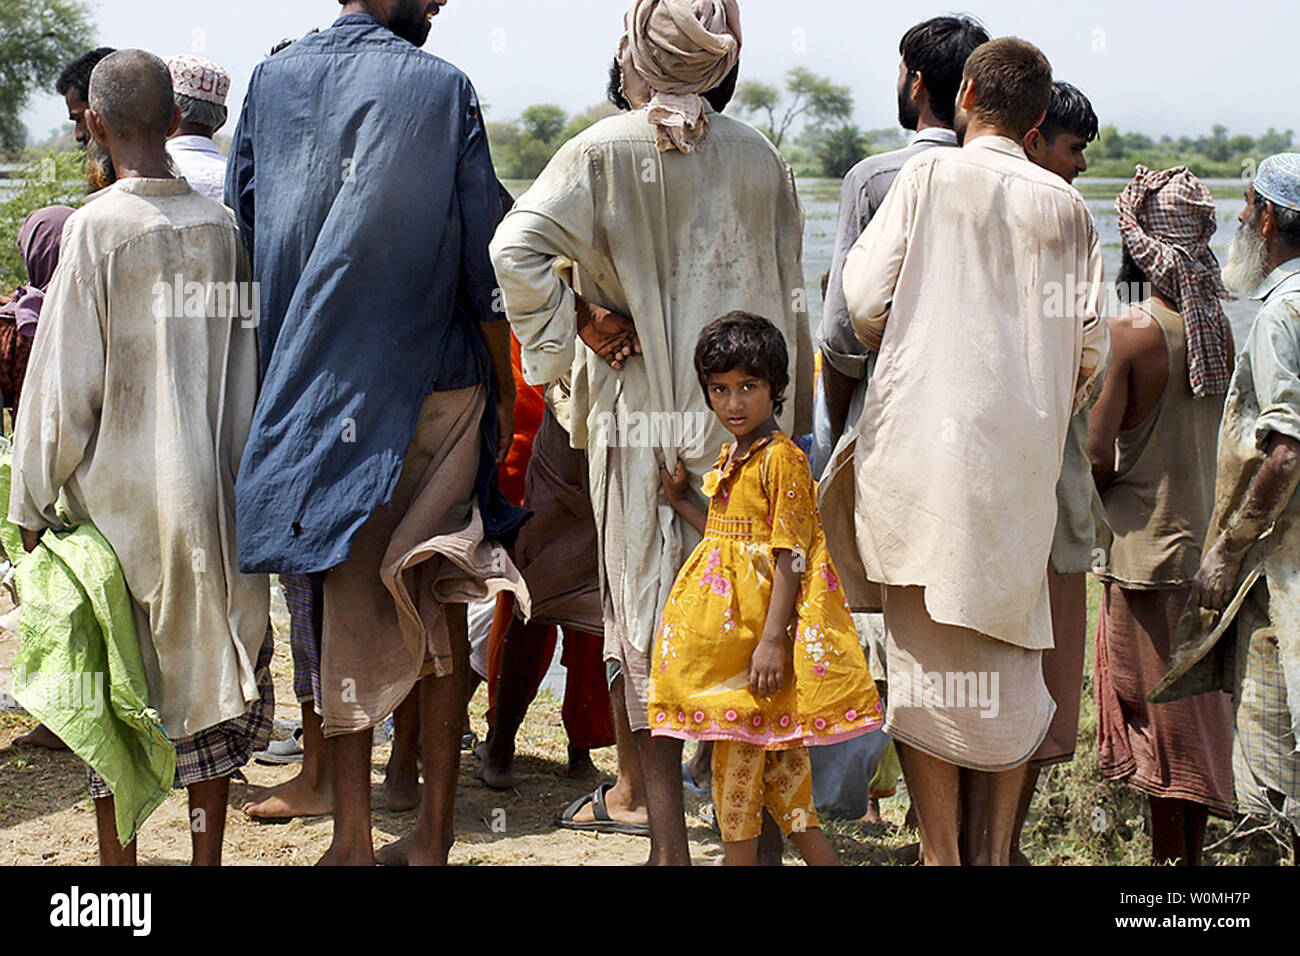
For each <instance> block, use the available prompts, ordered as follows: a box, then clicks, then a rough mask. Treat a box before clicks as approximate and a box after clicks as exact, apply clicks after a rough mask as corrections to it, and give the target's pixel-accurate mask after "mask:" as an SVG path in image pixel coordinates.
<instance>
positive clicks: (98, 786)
mask: <svg viewBox="0 0 1300 956" xmlns="http://www.w3.org/2000/svg"><path fill="white" fill-rule="evenodd" d="M274 648H275V641H274V639H273V638H272V636H271V632H270V631H267V635H266V640H265V641H263V642H262V649H261V651H259V652H258V655H257V671H256V673H257V690H258V699H257V700H255V701H254V702H253V703H252V705H251V706H250V707H249V708H248V710H246V711H245V712H244V713H242V714H240V715H239V716H238V717H232V718H231V719H230V720H226V721H223V722H222V723H219V724H217V725H216V726H215V727H209V728H208V729H207V730H201V731H199V732H198V733H197V734H192V735H191V736H189V737H181V738H180V739H179V740H177V741H175V744H176V781H175V783H174V784H173V786H175V787H178V788H179V787H188V786H191V785H192V784H196V783H202V782H203V781H205V780H219V779H220V778H222V777H228V776H230V774H231V773H233V772H234V771H236V770H238V769H239V768H240V767H242V766H243V765H244V764H246V763H248V761H249V759H250V758H251V757H252V756H253V754H254V753H256V752H257V751H259V750H264V749H266V746H267V744H269V743H270V741H271V725H272V724H273V723H274V722H275V685H274V684H273V683H272V681H271V653H272V651H273V650H274ZM86 782H87V786H88V787H89V789H90V796H91V798H92V799H94V800H101V799H103V798H104V797H111V796H112V795H113V792H112V791H111V790H109V788H108V784H107V783H106V782H105V781H104V778H103V777H101V776H100V775H99V774H97V773H95V771H93V770H91V769H90V767H89V766H87V767H86Z"/></svg>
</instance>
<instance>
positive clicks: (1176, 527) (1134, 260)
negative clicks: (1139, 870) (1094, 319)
mask: <svg viewBox="0 0 1300 956" xmlns="http://www.w3.org/2000/svg"><path fill="white" fill-rule="evenodd" d="M1115 208H1116V210H1117V211H1118V213H1119V216H1118V219H1119V231H1120V238H1121V240H1122V242H1123V267H1122V269H1121V271H1120V275H1119V282H1120V286H1121V288H1124V289H1142V290H1144V291H1143V292H1142V294H1141V297H1140V301H1134V302H1133V304H1132V305H1131V306H1130V307H1129V308H1128V309H1127V310H1126V311H1124V312H1123V313H1121V314H1120V315H1117V316H1115V317H1114V318H1112V319H1110V333H1111V365H1110V369H1109V370H1108V371H1107V374H1106V384H1105V386H1104V387H1103V388H1102V390H1101V395H1100V396H1099V398H1098V400H1097V405H1096V407H1095V408H1094V409H1093V414H1092V421H1091V427H1090V431H1089V435H1088V445H1089V448H1088V453H1089V457H1090V458H1091V460H1092V476H1093V479H1094V481H1095V483H1096V486H1097V489H1098V491H1100V492H1101V502H1102V507H1103V509H1104V511H1105V515H1106V523H1107V525H1108V526H1109V528H1110V530H1111V531H1112V532H1113V540H1112V541H1111V542H1110V545H1109V547H1108V548H1103V552H1104V553H1105V563H1104V565H1102V566H1100V567H1094V569H1093V570H1094V571H1095V573H1096V574H1097V577H1098V578H1100V579H1101V581H1102V582H1103V583H1104V585H1105V591H1104V594H1103V597H1102V606H1101V613H1100V616H1099V619H1098V622H1097V640H1096V676H1095V680H1094V687H1095V689H1096V694H1097V751H1098V765H1099V769H1100V771H1101V775H1102V776H1103V777H1106V778H1108V779H1112V780H1122V781H1124V782H1125V783H1127V784H1128V785H1129V786H1131V787H1133V788H1134V789H1136V790H1137V791H1139V792H1140V793H1142V794H1144V795H1145V796H1146V798H1147V800H1148V801H1149V803H1150V807H1151V850H1152V857H1153V862H1155V863H1157V864H1161V863H1170V862H1173V863H1179V864H1182V865H1186V866H1195V865H1198V864H1199V862H1200V855H1201V845H1202V843H1203V842H1204V836H1205V826H1206V820H1207V816H1208V814H1209V813H1211V812H1213V813H1216V814H1218V815H1220V816H1229V815H1230V814H1231V811H1232V776H1231V773H1232V772H1231V768H1230V750H1231V746H1232V745H1231V740H1232V730H1231V718H1230V715H1229V710H1228V704H1229V702H1228V698H1227V696H1226V695H1224V694H1221V693H1217V692H1216V693H1210V694H1201V695H1198V696H1196V697H1193V698H1190V699H1188V700H1180V701H1176V702H1172V703H1163V704H1153V703H1151V702H1149V701H1148V700H1147V695H1148V694H1149V693H1150V692H1151V690H1152V688H1154V686H1155V684H1156V683H1157V682H1158V681H1159V680H1160V678H1161V677H1162V676H1163V675H1164V672H1165V669H1166V667H1167V666H1168V663H1169V649H1170V642H1171V639H1172V637H1173V634H1174V630H1175V627H1176V625H1177V622H1178V619H1179V616H1180V615H1181V613H1182V610H1183V607H1184V605H1186V603H1187V597H1188V595H1189V594H1190V592H1191V586H1192V579H1193V578H1194V577H1195V575H1196V569H1197V566H1198V565H1199V563H1200V560H1201V544H1202V543H1203V542H1204V540H1205V532H1206V530H1207V529H1208V527H1209V523H1210V513H1211V511H1212V509H1213V506H1214V457H1215V442H1216V438H1217V435H1218V431H1219V419H1220V417H1221V415H1222V414H1223V396H1224V393H1225V392H1227V390H1228V380H1229V376H1230V370H1231V368H1232V352H1233V349H1232V328H1231V326H1230V325H1229V324H1228V317H1227V316H1226V315H1225V314H1224V312H1223V307H1222V305H1220V302H1219V300H1220V299H1221V298H1223V297H1225V296H1226V295H1227V291H1226V290H1225V289H1224V288H1223V284H1222V282H1221V281H1220V278H1219V264H1218V261H1217V260H1216V259H1215V257H1214V253H1213V252H1211V251H1210V239H1211V238H1212V237H1213V235H1214V231H1215V226H1216V221H1215V204H1214V197H1213V196H1211V195H1210V191H1209V190H1208V189H1207V188H1206V187H1205V185H1204V184H1203V183H1202V182H1201V181H1200V180H1199V179H1197V178H1196V177H1195V176H1193V175H1192V174H1191V173H1190V172H1188V171H1187V169H1186V167H1183V166H1179V167H1177V168H1175V169H1166V170H1163V171H1161V172H1156V171H1153V170H1149V169H1147V168H1146V167H1145V166H1139V167H1138V168H1137V174H1136V175H1135V176H1134V177H1133V180H1132V181H1131V182H1130V183H1129V184H1128V186H1126V187H1125V188H1124V191H1123V192H1121V193H1120V195H1119V197H1118V198H1117V199H1116V200H1115ZM1061 643H1062V642H1061V638H1060V635H1059V633H1058V638H1057V646H1058V648H1059V647H1060V646H1061ZM1075 673H1076V677H1077V674H1078V669H1077V667H1076V672H1075Z"/></svg>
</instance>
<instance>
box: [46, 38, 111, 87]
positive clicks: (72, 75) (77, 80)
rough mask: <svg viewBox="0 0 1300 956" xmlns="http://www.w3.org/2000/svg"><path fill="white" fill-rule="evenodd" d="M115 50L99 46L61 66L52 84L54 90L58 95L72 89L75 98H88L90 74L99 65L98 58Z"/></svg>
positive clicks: (100, 58) (102, 57)
mask: <svg viewBox="0 0 1300 956" xmlns="http://www.w3.org/2000/svg"><path fill="white" fill-rule="evenodd" d="M116 52H117V51H116V50H114V49H113V48H112V47H111V46H101V47H97V48H96V49H94V50H90V51H89V52H87V53H83V54H81V56H79V57H77V58H76V59H75V60H73V61H72V62H71V63H69V64H68V65H67V66H65V67H64V68H63V72H62V73H60V74H59V79H58V81H57V82H56V83H55V84H54V89H55V91H56V92H57V93H58V94H59V95H60V96H66V95H67V94H68V90H72V91H73V92H74V93H76V96H77V99H79V100H88V99H90V74H91V73H93V72H95V67H97V66H99V61H100V60H102V59H104V58H105V57H107V56H111V55H112V54H114V53H116Z"/></svg>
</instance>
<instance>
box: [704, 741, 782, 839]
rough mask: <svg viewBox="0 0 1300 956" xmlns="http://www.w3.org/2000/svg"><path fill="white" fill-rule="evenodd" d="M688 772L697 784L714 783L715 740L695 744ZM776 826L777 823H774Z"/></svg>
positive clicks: (707, 785)
mask: <svg viewBox="0 0 1300 956" xmlns="http://www.w3.org/2000/svg"><path fill="white" fill-rule="evenodd" d="M686 772H687V773H689V774H690V775H691V779H692V780H694V781H695V786H697V787H704V788H706V789H707V788H708V787H709V786H710V785H711V784H712V783H713V741H712V740H701V741H699V742H698V743H696V745H695V753H693V754H691V759H690V760H688V761H686ZM773 826H775V824H773Z"/></svg>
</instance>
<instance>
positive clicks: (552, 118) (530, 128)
mask: <svg viewBox="0 0 1300 956" xmlns="http://www.w3.org/2000/svg"><path fill="white" fill-rule="evenodd" d="M568 121H569V114H568V113H566V112H564V110H562V109H560V108H559V107H558V106H555V105H552V104H550V103H544V104H542V105H540V106H530V107H528V109H526V110H524V111H523V113H521V114H520V115H519V124H520V125H521V126H522V127H523V128H524V132H525V133H526V134H527V135H529V136H531V137H532V138H533V139H535V140H538V141H540V142H543V143H546V144H547V145H548V146H549V145H551V144H555V145H557V146H558V145H559V143H557V142H556V141H557V140H558V139H559V138H560V134H561V133H563V132H564V125H565V124H566V123H567V122H568Z"/></svg>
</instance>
